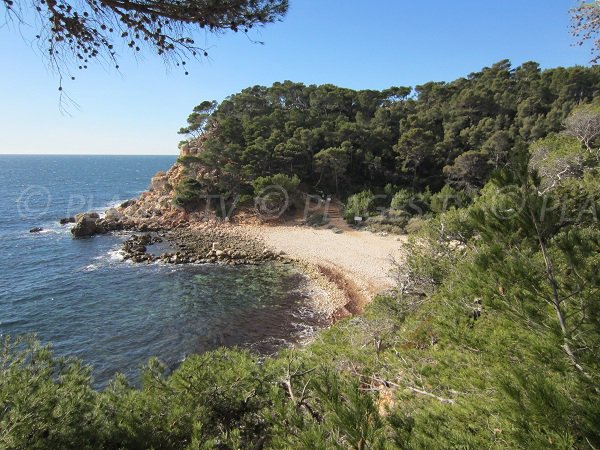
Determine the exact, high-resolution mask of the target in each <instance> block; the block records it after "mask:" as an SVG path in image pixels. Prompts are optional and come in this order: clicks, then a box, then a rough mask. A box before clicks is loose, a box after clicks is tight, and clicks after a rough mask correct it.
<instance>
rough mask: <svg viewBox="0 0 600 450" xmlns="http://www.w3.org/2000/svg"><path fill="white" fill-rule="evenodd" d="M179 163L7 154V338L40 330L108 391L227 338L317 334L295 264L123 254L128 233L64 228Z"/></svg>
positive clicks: (260, 347)
mask: <svg viewBox="0 0 600 450" xmlns="http://www.w3.org/2000/svg"><path fill="white" fill-rule="evenodd" d="M174 161H175V157H174V156H37V155H36V156H12V155H0V335H2V336H6V335H11V336H17V335H26V334H35V335H36V336H37V338H38V339H39V340H41V341H42V342H43V343H45V344H51V345H52V347H53V349H54V352H55V354H57V355H60V356H74V357H77V358H79V359H81V360H83V361H84V362H85V363H87V364H90V365H91V366H92V367H93V376H94V385H95V386H97V387H99V388H102V387H104V386H106V384H107V383H108V382H109V381H110V379H112V378H113V377H114V375H115V373H117V372H121V373H124V374H125V375H127V376H128V378H129V379H130V381H132V382H134V383H135V382H136V381H137V380H138V375H139V370H140V368H141V367H142V366H143V365H144V364H145V363H146V362H147V361H148V359H149V358H150V357H153V356H155V357H158V358H159V359H160V360H161V361H163V362H164V363H165V364H166V365H167V366H168V367H170V368H174V367H176V366H177V364H179V363H180V362H181V361H182V360H183V359H184V358H185V357H186V356H187V355H189V354H192V353H199V352H204V351H207V350H210V349H214V348H216V347H219V346H236V345H237V346H243V347H248V348H251V349H254V350H256V351H259V352H262V353H265V352H267V353H268V352H272V351H275V350H277V349H279V348H281V347H282V346H284V345H288V344H289V343H293V342H297V341H298V340H300V339H302V338H303V337H304V336H306V335H307V334H310V333H311V332H312V330H313V329H314V327H316V326H317V325H318V321H317V319H316V318H315V317H313V316H312V315H311V314H310V312H309V311H307V309H306V308H305V306H304V304H305V300H306V294H305V293H304V292H303V291H302V289H300V286H302V285H303V282H304V281H305V280H304V277H303V276H302V275H301V274H300V273H299V272H297V271H296V270H294V269H293V268H291V267H288V266H284V265H277V264H267V265H262V266H249V267H226V266H217V265H203V266H200V265H184V266H172V265H163V264H158V263H157V264H151V265H145V264H133V263H130V262H125V261H123V260H122V258H121V256H120V253H119V249H120V247H121V245H122V242H123V241H124V240H125V239H126V238H127V236H128V235H127V234H126V233H123V234H110V235H103V236H94V237H92V238H87V239H73V238H72V236H71V233H70V231H69V227H70V225H67V226H60V225H59V223H58V220H59V219H60V218H61V217H67V216H72V215H74V214H76V213H78V212H82V211H91V210H96V211H99V212H101V211H104V210H106V209H107V208H108V207H109V206H113V205H117V204H120V203H121V202H123V201H125V200H127V199H130V198H134V197H136V196H137V195H139V194H140V193H141V192H142V191H144V190H145V189H146V188H147V187H148V184H149V181H150V178H151V177H152V176H153V175H154V174H155V173H156V172H157V171H159V170H167V169H168V168H169V167H170V166H171V165H172V164H173V162H174ZM33 227H41V228H43V231H42V232H40V233H30V232H29V230H30V229H31V228H33Z"/></svg>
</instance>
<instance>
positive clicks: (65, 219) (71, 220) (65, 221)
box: [58, 217, 76, 225]
mask: <svg viewBox="0 0 600 450" xmlns="http://www.w3.org/2000/svg"><path fill="white" fill-rule="evenodd" d="M58 222H59V223H60V224H61V225H66V224H68V223H75V222H76V220H75V217H63V218H62V219H60V220H59V221H58Z"/></svg>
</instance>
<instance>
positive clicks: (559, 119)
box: [190, 61, 600, 197]
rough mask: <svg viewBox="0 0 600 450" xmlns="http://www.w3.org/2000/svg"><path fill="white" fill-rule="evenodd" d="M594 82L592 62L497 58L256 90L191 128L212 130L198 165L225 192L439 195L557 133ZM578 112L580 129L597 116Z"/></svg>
mask: <svg viewBox="0 0 600 450" xmlns="http://www.w3.org/2000/svg"><path fill="white" fill-rule="evenodd" d="M599 88H600V74H599V73H598V71H597V70H595V69H594V68H583V67H574V68H569V69H563V68H559V69H550V70H543V71H542V70H540V68H539V65H538V64H536V63H532V62H529V63H525V64H523V65H521V66H519V67H516V68H512V67H511V65H510V62H509V61H500V62H499V63H497V64H494V65H493V66H491V67H486V68H484V69H482V70H481V71H479V72H476V73H472V74H470V75H469V76H468V77H466V78H460V79H458V80H456V81H453V82H450V83H426V84H423V85H420V86H417V87H416V88H414V89H411V88H396V87H394V88H390V89H386V90H383V91H374V90H359V91H354V90H351V89H344V88H340V87H337V86H333V85H322V86H315V85H309V86H307V85H304V84H302V83H293V82H291V81H285V82H283V83H275V84H273V85H272V86H270V87H264V86H254V87H250V88H247V89H244V90H243V91H241V92H239V93H237V94H235V95H232V96H230V97H228V98H227V99H225V100H224V101H223V102H221V103H220V104H219V105H217V106H216V107H215V106H214V104H213V103H211V102H204V103H202V104H200V105H199V106H198V107H196V110H195V111H194V112H193V113H192V116H190V120H191V122H190V126H191V127H192V128H195V127H198V129H199V130H201V131H203V130H208V131H210V132H204V135H203V136H202V137H201V138H199V139H198V142H197V144H198V145H197V146H198V147H200V148H202V153H201V154H202V158H203V164H205V165H206V166H207V167H208V169H210V170H212V171H214V172H216V173H217V174H218V176H216V177H215V178H214V179H213V180H211V182H215V183H219V187H218V189H217V191H219V192H230V191H231V192H234V193H235V192H238V191H243V190H244V186H249V185H251V183H252V181H253V180H254V179H256V178H258V177H262V176H271V175H274V174H278V173H280V174H285V175H288V176H294V175H296V176H298V177H299V178H300V180H301V181H302V183H303V184H304V185H305V186H307V190H309V191H310V190H311V189H316V188H318V189H320V190H324V191H327V192H326V193H327V194H333V193H335V194H336V195H338V196H340V197H344V196H346V195H348V194H350V193H354V192H357V191H360V190H366V189H371V190H372V191H373V192H383V191H384V190H385V188H386V186H387V190H385V192H386V194H387V195H389V196H392V195H394V194H395V193H396V192H397V191H398V190H399V189H410V190H412V191H414V192H420V191H424V190H425V189H426V188H427V187H429V188H430V189H431V190H432V191H438V190H440V189H441V188H442V187H443V186H444V184H447V183H451V184H452V185H453V187H455V188H456V189H458V190H466V191H475V190H477V189H479V188H481V187H482V186H483V185H484V184H485V182H486V181H487V180H488V179H489V177H490V176H491V173H492V172H493V171H494V170H499V169H503V168H506V167H508V166H509V165H511V164H512V163H514V161H515V159H516V158H517V156H519V154H520V153H522V152H523V149H526V148H527V146H528V145H529V144H530V143H531V142H533V141H534V140H537V139H540V138H544V137H546V136H547V135H548V134H550V133H552V132H558V131H560V130H561V128H562V124H563V122H564V121H565V119H567V117H569V114H570V112H571V110H572V109H573V108H575V107H578V106H579V105H580V104H588V103H590V102H592V100H593V99H594V97H595V95H596V93H597V92H598V89H599ZM408 93H412V94H413V95H408ZM575 115H576V116H577V114H575ZM572 117H574V116H572ZM577 117H578V119H577V120H575V121H573V124H574V125H573V127H571V128H570V129H571V131H573V132H574V130H576V129H579V128H580V127H579V128H578V126H575V125H577V124H579V125H581V123H583V122H585V120H587V119H586V118H588V117H592V121H593V118H594V117H596V116H595V115H593V114H592V115H591V116H590V115H589V114H588V115H586V114H583V115H581V114H579V115H578V116H577ZM584 119H585V120H584ZM585 123H587V122H585ZM590 142H592V141H590Z"/></svg>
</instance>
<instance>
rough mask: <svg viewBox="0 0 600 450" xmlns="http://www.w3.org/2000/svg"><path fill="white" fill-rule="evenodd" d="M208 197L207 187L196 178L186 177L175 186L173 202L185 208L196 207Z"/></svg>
mask: <svg viewBox="0 0 600 450" xmlns="http://www.w3.org/2000/svg"><path fill="white" fill-rule="evenodd" d="M205 198H206V188H205V186H204V184H203V183H201V182H200V181H198V180H196V179H195V178H184V179H183V180H181V181H180V182H179V184H178V185H177V186H175V197H173V203H174V204H175V205H177V206H181V207H183V208H194V207H196V206H198V205H199V203H200V202H201V201H202V200H203V199H205Z"/></svg>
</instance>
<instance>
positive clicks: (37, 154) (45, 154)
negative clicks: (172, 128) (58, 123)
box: [0, 153, 179, 156]
mask: <svg viewBox="0 0 600 450" xmlns="http://www.w3.org/2000/svg"><path fill="white" fill-rule="evenodd" d="M0 156H179V155H178V154H175V153H173V154H166V153H160V154H159V153H148V154H142V153H0Z"/></svg>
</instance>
